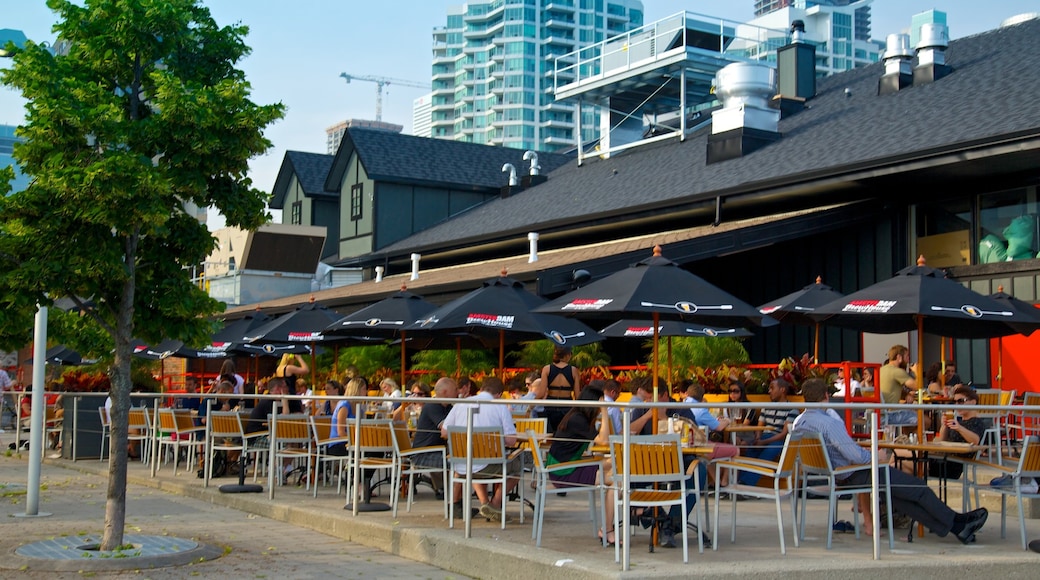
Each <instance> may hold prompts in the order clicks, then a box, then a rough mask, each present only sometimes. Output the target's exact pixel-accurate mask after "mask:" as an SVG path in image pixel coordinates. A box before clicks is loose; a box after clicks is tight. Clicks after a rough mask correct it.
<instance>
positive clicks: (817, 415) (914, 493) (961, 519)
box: [793, 379, 989, 544]
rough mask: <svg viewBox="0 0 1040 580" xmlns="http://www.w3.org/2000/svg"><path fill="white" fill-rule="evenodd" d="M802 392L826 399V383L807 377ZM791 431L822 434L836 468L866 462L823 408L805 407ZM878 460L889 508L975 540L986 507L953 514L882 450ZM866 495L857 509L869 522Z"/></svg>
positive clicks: (851, 480)
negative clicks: (887, 482)
mask: <svg viewBox="0 0 1040 580" xmlns="http://www.w3.org/2000/svg"><path fill="white" fill-rule="evenodd" d="M802 395H803V396H804V397H805V402H806V403H820V402H823V401H826V400H827V384H826V383H825V382H824V381H823V380H821V379H809V380H807V381H805V383H803V384H802ZM793 430H794V432H795V433H819V434H820V435H821V436H822V437H823V443H824V445H825V446H826V449H827V455H828V456H829V457H830V460H831V465H833V466H834V468H836V469H837V468H841V467H846V466H848V465H857V464H865V463H869V462H870V450H869V449H865V448H863V447H861V446H860V445H859V444H857V443H856V441H855V440H853V439H852V437H850V436H849V434H848V432H847V431H846V430H845V424H844V423H842V422H841V421H839V420H838V419H835V418H834V417H833V416H831V415H830V414H828V413H827V412H826V411H825V410H824V409H806V410H805V412H803V413H802V414H801V415H800V416H799V417H798V420H797V421H796V422H795V424H794V427H793ZM878 460H879V462H880V463H881V464H882V466H881V467H880V468H879V469H887V470H888V476H889V477H890V478H891V479H890V481H891V484H892V485H891V487H892V510H893V511H895V512H897V513H901V514H906V515H907V516H909V517H910V518H912V519H913V520H915V521H917V522H920V523H922V524H924V525H925V527H927V528H928V529H929V530H931V531H932V533H934V534H936V535H937V536H939V537H946V536H947V535H948V534H950V533H952V534H954V535H955V536H956V537H957V539H958V540H960V541H961V543H964V544H968V543H971V542H973V541H974V540H975V534H976V533H977V532H978V531H979V530H981V529H982V526H983V525H984V524H985V523H986V518H987V517H988V515H989V512H987V511H986V508H979V509H977V510H974V511H970V512H965V513H957V512H955V511H953V510H952V509H950V508H949V507H948V506H947V505H946V504H945V503H943V502H942V500H940V499H939V498H938V496H936V495H935V492H934V491H932V490H931V488H929V487H928V484H927V483H926V482H925V481H923V480H921V479H918V478H916V477H913V476H912V475H907V474H906V473H903V472H902V471H900V470H898V469H894V468H892V467H891V466H890V465H887V462H888V457H887V453H885V450H883V449H882V450H879V452H878ZM870 476H871V474H870V471H869V470H860V471H856V472H854V473H852V474H850V475H849V476H848V477H846V478H845V479H842V480H839V482H838V483H839V484H845V485H849V486H857V487H858V486H863V485H866V484H867V483H868V482H869V481H870ZM879 479H880V476H879ZM863 495H864V496H866V494H863ZM867 498H868V499H866V500H865V501H861V503H860V511H862V512H863V514H864V518H865V519H866V520H867V522H870V521H871V515H870V514H871V512H870V509H871V505H870V500H869V496H867ZM869 526H870V524H869V523H868V524H867V533H872V530H870V527H869Z"/></svg>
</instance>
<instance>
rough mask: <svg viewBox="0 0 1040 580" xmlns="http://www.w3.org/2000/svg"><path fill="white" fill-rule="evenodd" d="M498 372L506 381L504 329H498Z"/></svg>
mask: <svg viewBox="0 0 1040 580" xmlns="http://www.w3.org/2000/svg"><path fill="white" fill-rule="evenodd" d="M498 374H499V377H500V378H501V379H502V382H503V383H504V382H506V331H504V330H499V331H498Z"/></svg>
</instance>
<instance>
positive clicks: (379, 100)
mask: <svg viewBox="0 0 1040 580" xmlns="http://www.w3.org/2000/svg"><path fill="white" fill-rule="evenodd" d="M339 76H341V77H343V79H344V80H346V81H347V83H348V84H349V83H350V81H367V82H370V83H375V84H376V121H382V120H383V87H385V86H387V85H400V86H402V87H412V88H416V89H426V90H427V91H428V90H430V83H419V82H415V81H406V80H401V79H392V78H388V77H376V76H371V75H352V74H348V73H340V74H339Z"/></svg>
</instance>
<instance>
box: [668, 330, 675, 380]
mask: <svg viewBox="0 0 1040 580" xmlns="http://www.w3.org/2000/svg"><path fill="white" fill-rule="evenodd" d="M672 372H673V371H672V337H671V336H669V337H668V382H669V383H671V382H673V381H672V379H673V378H674V376H675V375H673V374H672Z"/></svg>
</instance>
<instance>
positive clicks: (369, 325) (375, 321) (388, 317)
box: [326, 284, 437, 385]
mask: <svg viewBox="0 0 1040 580" xmlns="http://www.w3.org/2000/svg"><path fill="white" fill-rule="evenodd" d="M436 309H437V306H436V305H435V304H433V303H431V302H427V301H425V300H423V298H422V296H419V295H418V294H412V293H411V292H408V289H407V287H406V286H404V285H403V284H402V285H401V290H400V291H399V292H397V293H395V294H393V295H391V296H388V297H387V298H384V299H382V300H380V301H379V302H376V303H375V304H372V305H369V306H366V307H364V308H362V309H361V310H358V311H357V312H355V313H353V314H348V315H347V316H344V317H343V318H341V319H339V320H337V321H336V322H333V323H332V324H330V325H329V327H328V328H327V329H326V330H327V331H328V332H329V333H330V334H333V335H336V336H349V337H353V338H354V339H355V340H358V341H361V342H365V341H370V340H377V339H378V338H380V337H382V338H395V337H398V336H400V337H401V338H402V339H405V338H406V334H407V333H406V332H405V331H404V328H405V327H406V326H408V325H409V324H412V323H413V322H415V321H416V320H419V319H421V318H423V317H424V316H426V315H427V314H429V313H430V312H432V311H434V310H436ZM407 344H408V342H407V340H402V342H401V384H402V385H404V384H405V383H406V373H407V366H408V364H407V363H408V355H407V350H408V349H407Z"/></svg>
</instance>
